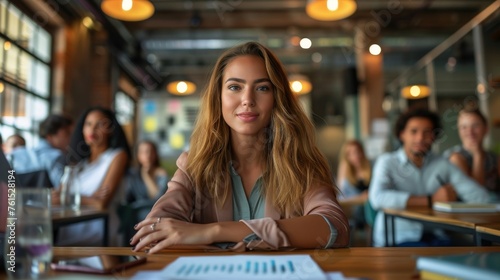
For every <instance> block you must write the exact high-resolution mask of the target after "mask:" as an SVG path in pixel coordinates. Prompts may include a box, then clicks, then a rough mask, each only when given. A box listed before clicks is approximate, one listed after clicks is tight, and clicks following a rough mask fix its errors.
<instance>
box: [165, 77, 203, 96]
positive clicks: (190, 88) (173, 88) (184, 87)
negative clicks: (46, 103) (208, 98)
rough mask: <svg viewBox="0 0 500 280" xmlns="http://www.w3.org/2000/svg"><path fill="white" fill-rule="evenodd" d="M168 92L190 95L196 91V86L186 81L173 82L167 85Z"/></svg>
mask: <svg viewBox="0 0 500 280" xmlns="http://www.w3.org/2000/svg"><path fill="white" fill-rule="evenodd" d="M167 91H168V92H169V93H171V94H175V95H190V94H193V93H194V92H195V91H196V84H195V83H193V82H190V81H186V80H177V81H172V82H170V83H168V84H167Z"/></svg>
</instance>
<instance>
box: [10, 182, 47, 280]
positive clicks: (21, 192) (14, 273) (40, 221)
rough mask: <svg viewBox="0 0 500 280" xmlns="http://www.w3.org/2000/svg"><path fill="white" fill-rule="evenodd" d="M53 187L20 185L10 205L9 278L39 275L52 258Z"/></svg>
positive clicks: (36, 276)
mask: <svg viewBox="0 0 500 280" xmlns="http://www.w3.org/2000/svg"><path fill="white" fill-rule="evenodd" d="M50 195H51V194H50V189H45V188H17V189H16V191H15V205H9V212H8V218H7V228H6V233H5V247H4V256H5V257H6V271H7V275H8V276H9V279H38V278H40V277H42V276H43V275H44V274H45V273H46V272H47V271H48V270H49V269H50V262H51V260H52V220H51V213H50Z"/></svg>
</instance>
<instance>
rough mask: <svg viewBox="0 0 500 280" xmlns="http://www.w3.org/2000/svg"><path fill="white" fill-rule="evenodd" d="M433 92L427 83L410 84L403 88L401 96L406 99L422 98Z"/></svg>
mask: <svg viewBox="0 0 500 280" xmlns="http://www.w3.org/2000/svg"><path fill="white" fill-rule="evenodd" d="M430 94H431V89H430V88H429V86H426V85H410V86H406V87H404V88H403V89H401V96H403V97H404V98H406V99H420V98H424V97H427V96H429V95H430Z"/></svg>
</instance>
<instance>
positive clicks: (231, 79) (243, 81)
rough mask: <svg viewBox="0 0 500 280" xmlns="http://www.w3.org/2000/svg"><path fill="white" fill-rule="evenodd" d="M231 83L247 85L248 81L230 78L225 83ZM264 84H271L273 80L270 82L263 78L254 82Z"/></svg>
mask: <svg viewBox="0 0 500 280" xmlns="http://www.w3.org/2000/svg"><path fill="white" fill-rule="evenodd" d="M230 81H235V82H238V83H246V81H245V80H244V79H239V78H229V79H227V80H226V81H225V83H227V82H230ZM262 82H271V80H269V79H268V78H261V79H257V80H255V81H254V83H262Z"/></svg>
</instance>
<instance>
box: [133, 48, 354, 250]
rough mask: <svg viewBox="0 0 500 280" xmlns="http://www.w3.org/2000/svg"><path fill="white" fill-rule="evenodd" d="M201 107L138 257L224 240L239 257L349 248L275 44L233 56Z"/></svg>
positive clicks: (145, 227) (137, 243)
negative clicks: (186, 148) (252, 252)
mask: <svg viewBox="0 0 500 280" xmlns="http://www.w3.org/2000/svg"><path fill="white" fill-rule="evenodd" d="M200 104H201V105H200V112H199V115H198V118H197V121H196V125H195V127H194V130H193V134H192V136H191V142H190V150H189V153H183V154H181V156H180V157H179V158H178V160H177V166H178V169H177V171H176V172H175V174H174V176H173V177H172V179H171V180H170V182H169V183H168V190H167V192H166V193H165V194H164V195H163V196H162V197H160V199H159V200H158V201H157V202H156V204H155V205H154V206H153V209H152V210H151V212H150V213H149V214H148V217H147V218H146V219H145V220H144V221H142V222H140V223H139V224H138V225H137V226H136V229H137V230H138V232H137V233H136V235H135V236H134V237H133V238H132V240H131V245H134V251H142V250H144V249H145V247H146V246H151V245H153V244H154V247H152V248H150V249H149V251H148V252H149V253H155V252H158V251H159V250H161V249H163V248H167V247H170V246H174V245H209V244H214V243H221V242H227V243H226V244H225V245H228V246H229V248H230V249H232V250H235V251H238V250H245V248H249V249H273V250H277V249H279V248H284V247H295V248H332V247H345V246H347V245H348V243H349V225H348V222H347V218H346V216H345V215H344V213H343V211H342V208H341V207H340V205H339V204H338V202H337V198H336V194H337V192H338V189H337V188H336V186H335V185H334V183H333V180H332V175H331V172H330V168H329V166H328V163H327V161H326V158H325V157H324V156H323V155H322V154H321V152H320V151H319V149H318V148H317V146H316V144H315V143H316V142H315V138H314V135H315V133H314V126H313V124H312V123H311V121H310V120H309V118H308V117H307V115H306V114H305V113H304V111H303V109H302V105H301V104H300V102H299V100H298V98H297V97H296V96H295V95H294V94H293V93H292V91H291V89H290V85H289V81H288V78H287V75H286V72H285V70H284V68H283V65H282V64H281V62H280V61H279V60H278V59H277V58H276V56H275V55H274V54H273V53H272V52H271V51H270V50H269V49H268V48H266V47H264V46H263V45H261V44H259V43H255V42H249V43H245V44H242V45H239V46H236V47H233V48H231V49H229V50H227V51H225V52H224V54H222V56H221V57H220V58H219V59H218V61H217V63H216V65H215V67H214V69H213V70H212V73H211V77H210V81H209V84H208V86H207V88H206V91H205V92H204V94H203V97H202V100H201V103H200ZM228 243H229V244H228ZM218 245H222V244H218ZM224 247H226V246H224Z"/></svg>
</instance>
